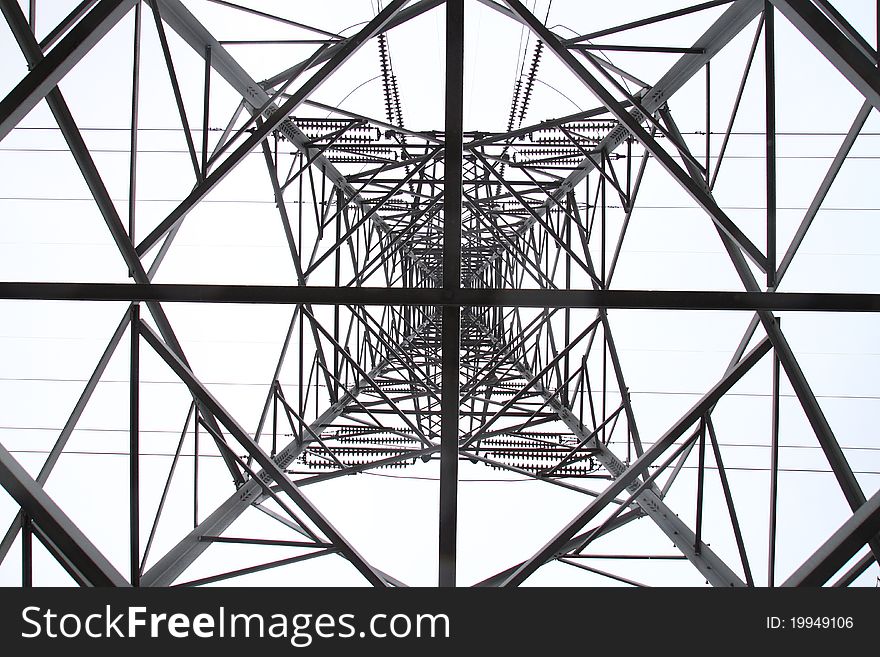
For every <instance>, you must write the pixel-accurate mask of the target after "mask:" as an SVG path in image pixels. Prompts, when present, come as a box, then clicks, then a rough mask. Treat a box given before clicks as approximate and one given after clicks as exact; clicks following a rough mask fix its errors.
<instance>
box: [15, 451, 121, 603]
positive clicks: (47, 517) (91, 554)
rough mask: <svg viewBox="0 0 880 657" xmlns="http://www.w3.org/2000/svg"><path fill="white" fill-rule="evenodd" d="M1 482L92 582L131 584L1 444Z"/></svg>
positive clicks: (70, 561)
mask: <svg viewBox="0 0 880 657" xmlns="http://www.w3.org/2000/svg"><path fill="white" fill-rule="evenodd" d="M0 484H2V485H3V488H5V489H6V492H7V493H9V495H10V496H11V497H12V499H14V500H15V501H16V502H17V503H18V504H19V506H21V508H22V510H23V511H24V512H25V514H27V516H28V517H29V518H30V519H31V521H32V522H33V523H34V525H35V526H36V528H37V529H38V530H39V533H40V534H43V535H45V536H46V537H47V538H48V539H49V540H50V541H51V542H52V544H53V545H54V546H55V547H56V548H57V549H58V550H59V551H60V552H61V553H62V554H63V555H64V558H65V559H66V561H67V563H68V564H69V565H70V566H72V567H73V568H75V569H76V573H77V574H78V575H79V579H81V581H83V582H85V583H86V584H88V585H89V586H128V585H129V584H128V582H127V581H126V580H125V578H124V577H123V576H122V575H121V574H120V573H119V571H118V570H116V568H114V567H113V565H112V564H111V563H110V562H109V561H108V560H107V558H106V557H105V556H104V555H103V554H102V553H101V552H100V551H99V550H98V548H96V547H95V545H94V544H93V543H92V542H91V541H90V540H89V539H88V538H87V537H86V535H85V534H83V533H82V531H80V529H79V527H77V526H76V525H75V524H74V522H73V521H72V520H71V519H70V518H69V517H68V516H67V514H65V513H64V511H62V510H61V508H60V507H59V506H58V505H57V504H55V502H54V500H53V499H52V498H51V497H50V496H49V494H48V493H46V491H44V490H43V488H42V486H40V484H38V483H37V482H36V481H34V479H33V478H32V477H31V476H30V475H29V474H28V473H27V471H25V469H24V468H23V467H21V465H19V463H18V461H16V460H15V458H13V456H12V455H11V454H10V453H9V452H8V451H6V448H5V447H3V446H2V445H0Z"/></svg>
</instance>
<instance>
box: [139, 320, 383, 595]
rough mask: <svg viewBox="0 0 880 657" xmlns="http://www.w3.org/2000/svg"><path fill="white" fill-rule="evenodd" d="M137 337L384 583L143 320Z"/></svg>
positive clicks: (370, 576)
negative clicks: (143, 340) (146, 343)
mask: <svg viewBox="0 0 880 657" xmlns="http://www.w3.org/2000/svg"><path fill="white" fill-rule="evenodd" d="M140 330H141V336H143V338H144V339H145V340H146V341H147V342H148V343H149V344H150V346H151V347H152V348H153V350H154V351H155V352H156V353H157V354H158V355H159V356H160V357H161V358H162V360H164V361H165V363H166V365H168V366H169V367H170V368H171V369H172V371H174V373H175V374H176V375H177V376H178V377H180V379H181V381H183V382H184V383H185V384H186V386H187V387H188V388H189V389H190V392H191V393H192V394H193V396H194V397H195V398H196V399H198V400H200V401H201V402H202V404H204V405H205V406H206V407H207V408H208V409H209V410H210V411H211V413H212V414H213V415H214V416H215V417H216V418H217V419H218V420H219V421H220V422H221V423H222V424H223V426H225V427H226V429H227V430H228V431H229V433H230V434H231V435H232V437H233V438H235V439H236V441H238V443H239V444H240V445H241V446H242V447H243V448H244V449H245V451H247V453H248V454H249V455H250V456H251V457H252V458H253V460H254V461H256V462H257V464H258V465H259V466H260V467H261V468H262V469H263V475H264V476H265V478H266V479H267V480H269V479H272V480H274V481H275V483H276V484H278V486H280V487H281V489H282V490H283V491H284V493H285V494H286V495H287V496H288V497H290V499H291V500H293V502H294V503H295V504H296V505H297V506H298V507H299V508H300V509H302V511H303V512H304V513H305V514H306V516H308V518H309V519H310V520H311V521H312V522H313V523H314V524H315V526H316V527H317V528H318V529H319V530H320V531H321V532H322V533H323V534H324V535H325V536H326V537H327V538H328V539H330V541H332V542H333V544H334V545H336V546H337V547H338V548H339V550H340V552H341V553H342V554H343V555H345V557H346V558H347V559H348V560H349V561H350V562H351V564H352V565H353V566H354V567H355V568H357V569H358V571H360V573H361V574H362V575H363V576H364V577H365V578H366V579H367V581H369V582H370V583H371V584H373V585H374V586H385V585H386V583H385V580H383V579H382V578H381V577H380V576H379V575H378V574H377V573H376V572H375V571H374V570H373V569H372V567H371V566H370V565H369V564H368V563H367V562H366V561H365V560H364V558H363V557H362V556H361V555H360V554H359V553H358V551H357V550H355V548H354V547H353V546H351V545H350V544H349V543H348V541H347V540H346V539H345V538H344V537H343V536H342V535H341V534H340V533H339V532H338V531H337V530H336V528H334V527H333V525H331V524H330V522H329V521H328V520H327V519H326V518H325V517H324V516H323V514H322V513H321V512H320V511H319V510H318V509H317V508H315V507H314V506H313V505H312V503H311V502H309V500H308V499H306V497H305V496H304V495H303V494H302V493H301V492H300V490H299V488H298V487H297V486H296V485H295V484H294V483H293V482H291V481H290V479H289V478H288V477H287V475H286V474H284V470H283V468H281V467H279V465H278V463H277V462H276V461H275V460H273V459H271V458H270V457H269V456H268V455H267V454H266V453H265V452H264V451H263V450H262V449H261V448H260V446H259V445H258V444H257V443H256V442H254V440H253V438H251V436H250V435H249V434H248V433H247V432H246V431H245V430H244V429H243V428H242V427H241V426H240V425H239V424H238V422H236V421H235V419H234V418H233V417H232V416H231V415H230V414H229V413H228V412H227V411H226V409H224V408H223V406H222V405H221V404H220V403H219V402H218V401H217V400H216V399H215V398H214V396H213V395H212V394H211V393H210V392H209V391H208V389H207V388H205V386H204V385H203V384H202V383H201V382H200V381H199V380H198V379H197V378H196V377H195V375H193V373H192V371H191V370H190V369H189V367H188V366H187V365H186V364H184V363H183V361H181V360H180V358H178V357H177V355H176V354H175V353H174V352H173V351H172V350H171V349H169V347H168V345H166V344H165V343H164V342H162V339H161V338H160V337H159V336H158V335H156V333H155V332H153V330H152V329H151V328H150V327H149V326H147V325H146V324H145V323H143V322H141V324H140Z"/></svg>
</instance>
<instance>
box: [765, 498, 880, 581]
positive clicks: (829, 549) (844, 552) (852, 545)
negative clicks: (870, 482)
mask: <svg viewBox="0 0 880 657" xmlns="http://www.w3.org/2000/svg"><path fill="white" fill-rule="evenodd" d="M878 533H880V491H877V492H876V493H874V495H873V497H871V499H869V500H868V501H866V502H865V503H864V504H862V505H861V506H860V507H859V508H858V509H856V511H855V513H853V515H852V517H850V519H849V520H847V521H846V522H845V523H843V525H841V526H840V529H838V530H837V531H836V532H834V533H833V534H832V535H831V536H830V537H829V538H828V540H827V541H825V543H823V544H822V546H821V547H820V548H819V549H818V550H816V552H814V553H813V555H812V556H811V557H810V558H809V559H807V560H806V561H805V562H804V563H803V565H801V567H800V568H798V569H797V570H796V571H794V572H793V573H792V574H791V575H790V576H789V578H788V579H787V580H785V582H784V583H783V584H782V586H822V585H823V584H824V583H825V582H827V581H828V580H829V579H830V578H831V576H832V575H834V573H836V572H837V571H838V570H840V569H841V568H842V567H843V565H844V564H845V563H846V562H847V561H849V560H850V559H851V558H852V557H853V556H854V555H855V553H856V552H858V551H859V550H860V549H861V547H862V546H863V545H865V543H867V542H868V541H869V540H870V539H872V538H873V537H875V536H877V534H878Z"/></svg>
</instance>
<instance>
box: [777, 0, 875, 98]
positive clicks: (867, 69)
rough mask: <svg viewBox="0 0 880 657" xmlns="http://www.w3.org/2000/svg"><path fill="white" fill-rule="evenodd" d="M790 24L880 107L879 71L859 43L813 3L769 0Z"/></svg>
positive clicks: (797, 0) (798, 0)
mask: <svg viewBox="0 0 880 657" xmlns="http://www.w3.org/2000/svg"><path fill="white" fill-rule="evenodd" d="M770 2H772V3H773V5H774V6H775V7H776V8H777V9H778V10H779V12H780V13H781V14H782V15H783V16H785V17H786V18H787V19H788V20H789V21H790V22H791V24H792V25H794V26H795V27H796V28H797V29H798V30H800V31H801V33H802V34H803V35H804V36H805V37H806V38H807V39H809V40H810V42H811V43H812V44H813V45H814V46H815V47H816V49H817V50H818V51H819V52H821V53H822V54H823V55H825V57H826V58H827V59H828V61H830V62H831V63H832V64H833V65H834V67H835V68H836V69H837V70H838V71H840V72H841V73H842V74H843V75H844V77H846V79H847V80H849V81H850V83H851V84H852V85H853V86H854V87H855V88H856V89H858V90H859V92H860V93H861V94H862V95H863V96H864V97H865V98H866V99H867V100H868V102H870V103H871V104H872V105H873V106H874V108H875V109H880V73H878V70H877V66H876V62H874V61H871V59H870V58H869V57H867V56H866V55H865V54H864V52H862V50H860V48H859V46H858V45H856V44H854V43H853V42H852V41H850V39H849V38H848V37H847V36H846V34H845V33H844V32H841V31H840V29H838V28H837V26H835V25H834V23H833V22H832V21H831V20H830V19H828V18H827V17H826V16H825V15H824V14H823V13H822V12H821V11H820V10H819V8H818V7H816V5H814V4H813V3H812V2H811V1H805V0H770Z"/></svg>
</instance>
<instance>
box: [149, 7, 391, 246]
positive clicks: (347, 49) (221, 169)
mask: <svg viewBox="0 0 880 657" xmlns="http://www.w3.org/2000/svg"><path fill="white" fill-rule="evenodd" d="M152 1H153V2H156V0H152ZM407 1H408V0H394V1H393V2H391V3H389V5H388V6H387V7H385V9H383V10H382V11H381V12H379V14H378V15H377V16H376V17H375V18H373V20H371V21H370V22H369V23H368V24H367V25H366V26H364V27H363V28H362V29H361V30H360V31H359V32H358V33H357V34H356V35H354V36H353V37H351V38H349V39H346V40H345V41H344V42H342V43H341V45H340V47H339V50H338V52H336V53H335V54H334V55H333V57H331V58H330V59H329V60H328V61H327V63H326V64H324V66H322V67H321V69H320V70H319V71H317V72H316V73H315V74H314V75H313V76H312V77H311V78H309V79H308V80H307V81H306V82H304V83H303V84H302V85H301V86H300V87H299V88H298V89H297V90H296V91H295V92H293V93H292V94H291V95H290V96H289V97H288V98H287V100H286V101H284V103H282V104H281V106H280V107H275V106H273V105H269V106H265V105H266V103H267V102H268V101H269V96H268V94H266V92H265V91H263V89H262V88H261V87H260V86H259V85H256V84H255V85H254V86H253V87H251V86H249V85H247V83H248V82H252V80H251V79H250V76H248V75H247V74H246V73H244V70H243V69H241V67H240V66H239V65H238V63H237V62H235V60H234V59H232V57H229V56H228V53H227V54H226V56H223V53H225V50H224V49H223V48H222V46H220V44H219V42H217V41H216V39H214V38H213V37H212V36H211V35H210V33H208V31H207V30H205V28H204V27H202V25H201V24H200V23H199V22H198V21H196V20H195V18H194V17H192V14H190V13H189V12H188V11H187V10H186V9H185V8H184V7H183V5H182V4H181V3H179V2H178V1H177V0H161V4H162V15H163V18H164V19H165V21H166V22H168V21H171V22H169V25H170V27H171V28H172V29H174V30H175V31H177V32H178V34H180V36H181V37H183V38H184V39H185V40H187V42H188V43H190V45H193V47H196V44H198V45H199V46H200V47H201V48H202V51H201V52H202V53H204V52H206V50H205V48H206V47H208V46H210V47H211V50H210V52H211V53H212V54H211V65H212V66H213V67H214V68H215V70H217V72H218V73H220V74H221V75H222V76H223V77H224V78H225V79H226V80H227V81H229V82H230V83H231V84H232V85H233V87H235V88H236V89H237V90H238V91H239V92H240V93H242V96H243V98H244V99H245V100H246V101H247V102H248V103H249V104H250V105H251V107H252V108H257V109H259V111H262V112H264V114H263V117H264V121H263V122H262V123H261V124H260V125H258V126H257V127H255V128H254V130H253V131H252V132H251V133H250V134H249V135H248V137H247V138H246V139H244V140H243V141H242V142H241V143H240V144H239V145H238V146H237V147H236V148H235V150H234V151H233V152H232V153H230V154H229V155H228V156H227V157H226V158H225V159H224V160H223V161H222V162H220V163H218V164H217V165H216V166H215V167H214V170H213V171H212V172H211V173H210V174H207V175H205V177H204V179H203V180H202V181H200V182H199V183H198V184H196V186H195V187H194V188H193V190H192V191H191V192H190V193H189V195H188V196H187V197H186V198H185V199H184V200H183V201H182V202H181V203H180V204H179V205H178V206H177V208H175V209H174V210H173V211H172V212H171V214H170V215H168V216H167V217H166V218H165V219H164V220H163V221H161V222H160V223H159V225H158V226H157V227H156V228H155V229H154V230H153V231H152V232H151V233H150V234H149V235H147V237H145V238H144V240H143V241H142V242H141V243H140V244H139V245H138V247H137V252H138V255H144V254H145V253H146V252H147V251H149V250H150V249H151V248H152V247H154V246H155V245H156V244H157V243H158V241H159V240H160V239H161V238H162V237H164V235H165V234H166V233H167V232H168V231H170V230H172V229H173V228H174V227H175V226H176V225H177V224H178V223H180V222H181V221H182V220H183V219H184V217H186V215H187V214H188V213H189V212H190V211H191V210H192V209H193V207H195V205H196V204H198V203H199V201H201V200H202V199H203V198H204V197H205V196H206V195H207V194H208V193H209V192H210V191H211V190H212V189H213V188H214V187H215V186H216V185H217V184H218V183H219V182H220V181H221V180H223V179H224V178H225V177H226V176H227V175H229V173H231V172H232V170H233V169H235V167H237V166H238V165H239V164H241V162H242V161H243V160H244V158H245V157H246V156H247V155H248V153H250V152H251V151H252V150H254V149H255V148H257V146H259V145H260V142H261V141H263V140H264V139H265V138H266V137H267V136H269V134H270V133H271V132H272V131H273V130H275V129H278V128H279V127H280V126H282V125H283V126H284V127H286V128H287V129H286V130H284V129H283V128H282V131H284V132H289V133H290V135H291V141H293V142H294V143H297V142H300V145H302V144H303V141H304V138H303V136H302V133H301V132H300V133H299V134H296V133H297V132H298V131H296V130H293V129H292V127H293V124H292V122H291V121H290V120H289V118H288V117H289V116H290V114H291V113H292V112H293V111H294V110H295V109H296V108H297V107H299V106H300V105H301V104H302V103H303V101H304V100H305V99H306V98H307V97H308V96H309V95H310V94H311V93H312V92H313V91H315V90H316V89H317V88H318V87H319V86H321V84H323V83H324V81H325V80H326V79H327V78H328V77H329V76H330V75H331V74H332V73H333V72H334V71H336V69H338V68H339V67H340V66H342V64H344V63H345V62H346V61H347V60H348V59H349V58H350V57H351V56H352V55H353V54H354V53H355V52H357V51H358V50H359V49H360V48H361V47H362V46H363V45H364V44H365V43H366V42H367V41H368V40H369V39H371V38H372V37H373V36H375V35H376V34H377V33H379V32H380V31H381V30H382V29H383V28H384V27H385V26H386V25H387V24H388V22H389V21H390V20H391V19H392V18H393V17H394V16H395V14H396V13H397V12H398V11H400V9H401V8H402V7H403V6H404V5H405V4H406V3H407ZM171 9H174V11H171ZM175 18H176V19H177V20H174V19H175ZM215 44H216V51H215ZM197 51H198V49H197ZM215 59H216V60H217V62H216V63H215V61H214V60H215ZM243 84H244V85H245V86H246V88H245V89H242V88H241V87H242V86H243ZM261 101H262V102H261ZM302 150H304V151H305V149H304V148H303V149H302ZM321 158H323V156H321ZM321 158H319V159H318V160H317V161H318V162H322V159H321ZM328 164H329V163H328ZM324 172H325V175H328V176H330V175H332V176H334V177H336V176H338V177H336V179H334V181H333V182H334V184H337V185H339V186H340V188H342V189H347V190H350V189H351V186H350V185H349V184H347V183H346V182H345V181H344V179H343V177H342V175H341V174H339V173H338V171H337V170H336V169H335V168H333V169H330V168H327V167H325V169H324Z"/></svg>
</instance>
